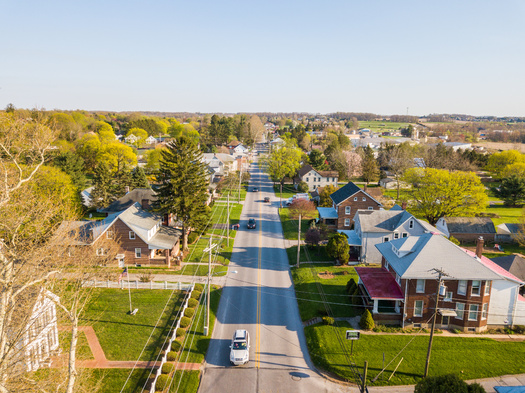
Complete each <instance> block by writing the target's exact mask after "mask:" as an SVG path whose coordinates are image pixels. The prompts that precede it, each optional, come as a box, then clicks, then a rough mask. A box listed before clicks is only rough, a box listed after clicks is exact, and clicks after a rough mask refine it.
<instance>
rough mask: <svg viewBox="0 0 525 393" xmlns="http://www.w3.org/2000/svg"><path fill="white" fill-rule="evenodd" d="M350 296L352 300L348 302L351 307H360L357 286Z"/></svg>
mask: <svg viewBox="0 0 525 393" xmlns="http://www.w3.org/2000/svg"><path fill="white" fill-rule="evenodd" d="M351 296H352V298H351V299H350V300H351V302H352V304H353V305H355V306H360V305H361V304H363V301H362V300H361V292H359V287H358V286H357V285H356V287H355V289H354V292H353V293H352V295H351Z"/></svg>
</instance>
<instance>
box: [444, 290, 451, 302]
mask: <svg viewBox="0 0 525 393" xmlns="http://www.w3.org/2000/svg"><path fill="white" fill-rule="evenodd" d="M443 300H444V301H446V302H451V301H452V292H449V291H447V292H446V293H445V297H444V299H443Z"/></svg>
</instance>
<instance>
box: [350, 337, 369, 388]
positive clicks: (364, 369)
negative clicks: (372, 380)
mask: <svg viewBox="0 0 525 393" xmlns="http://www.w3.org/2000/svg"><path fill="white" fill-rule="evenodd" d="M352 343H353V341H352ZM367 373H368V362H367V361H366V360H365V366H364V368H363V379H362V381H361V382H362V385H361V389H360V390H361V392H362V393H365V392H368V389H367V388H366V378H367V376H366V374H367Z"/></svg>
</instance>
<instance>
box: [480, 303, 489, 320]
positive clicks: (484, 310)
mask: <svg viewBox="0 0 525 393" xmlns="http://www.w3.org/2000/svg"><path fill="white" fill-rule="evenodd" d="M488 311H489V304H488V303H484V304H483V308H482V309H481V319H487V314H488Z"/></svg>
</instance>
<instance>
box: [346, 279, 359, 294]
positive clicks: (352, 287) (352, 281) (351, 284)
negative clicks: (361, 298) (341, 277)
mask: <svg viewBox="0 0 525 393" xmlns="http://www.w3.org/2000/svg"><path fill="white" fill-rule="evenodd" d="M355 287H357V284H356V282H355V279H354V278H351V279H350V280H348V282H347V283H346V293H348V294H351V293H353V292H354V291H355Z"/></svg>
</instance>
